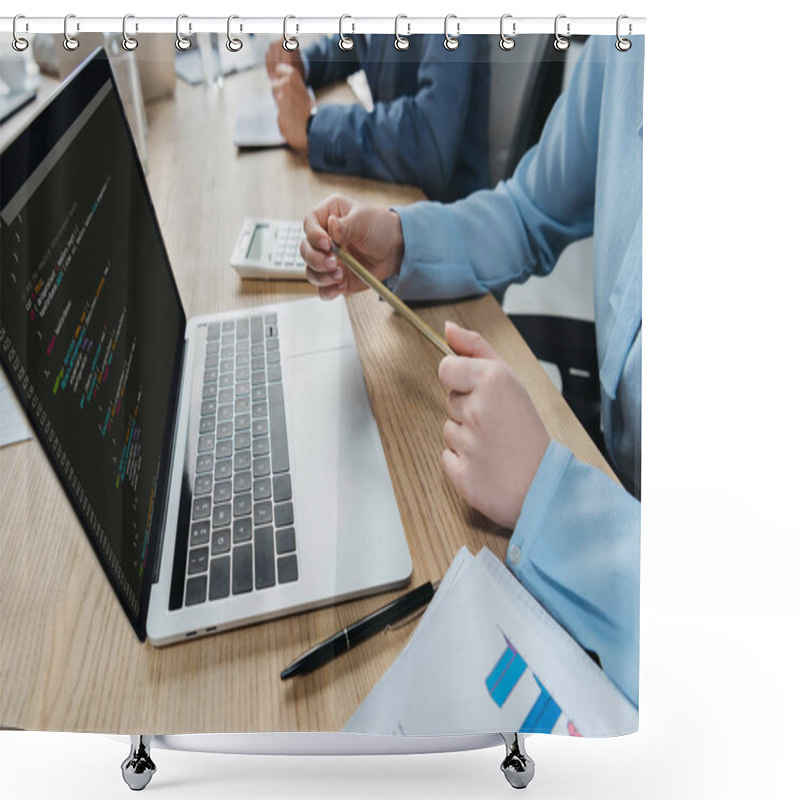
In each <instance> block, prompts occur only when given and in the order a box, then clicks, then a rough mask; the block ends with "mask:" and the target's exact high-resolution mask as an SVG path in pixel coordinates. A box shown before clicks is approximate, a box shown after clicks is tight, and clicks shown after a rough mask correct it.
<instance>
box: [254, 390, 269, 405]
mask: <svg viewBox="0 0 800 800" xmlns="http://www.w3.org/2000/svg"><path fill="white" fill-rule="evenodd" d="M266 399H267V387H266V386H254V387H253V402H254V403H257V402H258V401H259V400H266Z"/></svg>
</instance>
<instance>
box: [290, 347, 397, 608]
mask: <svg viewBox="0 0 800 800" xmlns="http://www.w3.org/2000/svg"><path fill="white" fill-rule="evenodd" d="M284 374H285V381H284V392H285V395H286V414H287V424H288V428H289V459H290V464H291V474H292V484H293V486H294V488H295V500H296V502H295V518H296V527H297V537H298V548H301V547H303V545H305V547H311V548H313V550H314V555H311V554H309V553H306V555H305V556H303V555H302V553H301V557H302V561H303V562H305V563H306V564H309V563H310V565H313V564H317V565H318V568H319V569H320V579H323V578H322V574H324V573H327V575H328V576H330V575H331V574H332V573H333V575H334V578H333V579H334V581H335V586H334V591H335V593H336V594H337V595H341V594H343V593H345V592H354V591H359V590H362V589H364V588H365V587H366V586H368V585H372V586H378V585H386V584H389V583H392V582H398V581H403V580H405V579H406V578H407V577H408V575H409V574H410V571H411V563H410V558H409V555H408V547H407V545H406V541H405V534H404V532H403V528H402V524H401V521H400V515H399V512H398V510H397V503H396V501H395V497H394V491H393V489H392V484H391V479H390V477H389V471H388V468H387V466H386V460H385V458H384V454H383V448H382V446H381V442H380V436H379V434H378V429H377V426H376V424H375V419H374V417H373V415H372V408H371V406H370V404H369V399H368V396H367V392H366V387H365V385H364V379H363V375H362V371H361V363H360V361H359V358H358V353H357V351H356V349H355V347H350V346H348V347H340V348H334V349H331V350H325V351H322V352H317V353H311V354H309V355H303V356H296V357H294V358H287V359H286V361H285V364H284ZM326 562H327V565H326ZM331 564H334V565H335V569H333V570H331ZM314 571H316V568H314Z"/></svg>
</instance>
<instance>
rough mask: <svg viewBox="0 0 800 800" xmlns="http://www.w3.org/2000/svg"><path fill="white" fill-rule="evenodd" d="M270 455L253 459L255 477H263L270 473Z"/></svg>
mask: <svg viewBox="0 0 800 800" xmlns="http://www.w3.org/2000/svg"><path fill="white" fill-rule="evenodd" d="M269 466H270V464H269V456H261V457H259V458H257V459H255V460H254V461H253V477H255V478H262V477H263V476H264V475H269Z"/></svg>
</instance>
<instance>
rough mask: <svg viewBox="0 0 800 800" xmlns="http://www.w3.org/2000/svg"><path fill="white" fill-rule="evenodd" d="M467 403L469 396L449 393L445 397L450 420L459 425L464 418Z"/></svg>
mask: <svg viewBox="0 0 800 800" xmlns="http://www.w3.org/2000/svg"><path fill="white" fill-rule="evenodd" d="M468 402H469V394H462V393H461V392H450V394H449V395H447V411H448V413H449V414H450V419H453V420H455V421H456V422H458V423H459V424H461V423H463V422H464V419H465V418H466V408H467V404H468Z"/></svg>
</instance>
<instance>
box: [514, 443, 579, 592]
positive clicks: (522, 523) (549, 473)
mask: <svg viewBox="0 0 800 800" xmlns="http://www.w3.org/2000/svg"><path fill="white" fill-rule="evenodd" d="M571 458H572V453H571V452H570V450H569V449H568V448H566V447H565V446H564V445H563V444H561V443H559V442H556V441H551V442H550V444H549V445H548V446H547V450H545V453H544V457H543V458H542V462H541V463H540V464H539V469H537V470H536V475H535V476H534V478H533V481H532V482H531V485H530V488H529V489H528V494H527V495H526V496H525V502H524V503H523V504H522V511H521V512H520V515H519V519H518V520H517V527H516V528H515V529H514V533H513V534H512V535H511V540H510V541H509V543H508V550H507V551H506V566H507V567H508V568H509V569H510V570H511V571H512V572H513V573H514V575H516V577H517V578H518V579H519V580H522V576H521V569H522V567H523V565H524V564H525V563H526V562H527V561H529V560H531V559H532V556H533V552H532V551H533V548H534V547H535V544H536V539H537V534H538V533H539V532H540V530H541V529H542V525H543V523H544V521H545V519H546V518H547V513H548V509H549V507H550V503H551V502H552V500H553V497H554V495H555V493H556V490H557V489H558V485H559V483H560V482H561V478H562V476H563V475H564V472H565V471H566V469H567V466H568V465H569V461H570V459H571Z"/></svg>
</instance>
